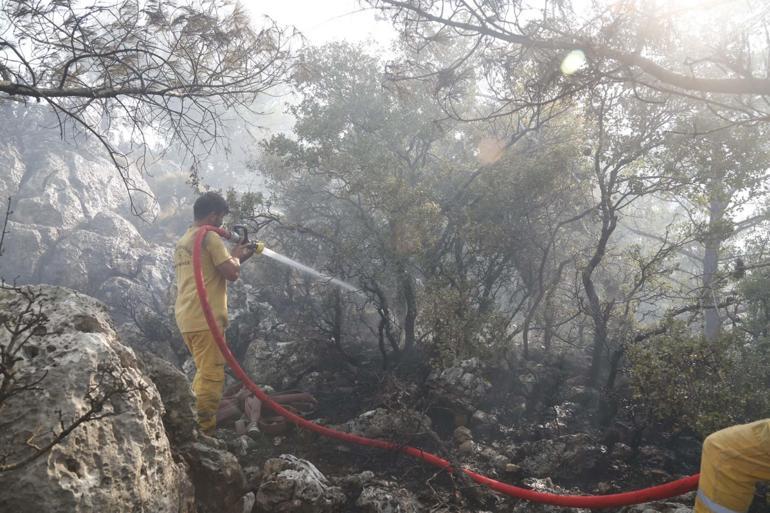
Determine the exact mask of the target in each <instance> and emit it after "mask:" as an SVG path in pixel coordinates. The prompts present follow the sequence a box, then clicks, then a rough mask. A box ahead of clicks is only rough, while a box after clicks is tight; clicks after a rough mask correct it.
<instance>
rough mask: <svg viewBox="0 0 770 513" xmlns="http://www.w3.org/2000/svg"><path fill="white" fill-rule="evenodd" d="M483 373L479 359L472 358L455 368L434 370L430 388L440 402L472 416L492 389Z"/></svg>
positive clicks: (429, 382) (429, 384)
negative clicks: (480, 401)
mask: <svg viewBox="0 0 770 513" xmlns="http://www.w3.org/2000/svg"><path fill="white" fill-rule="evenodd" d="M481 373H482V368H481V363H480V362H479V359H478V358H471V359H469V360H465V361H463V362H461V363H460V364H459V365H457V366H455V367H449V368H447V369H443V370H434V371H433V372H432V373H431V374H430V376H428V387H429V388H430V390H431V393H432V394H433V395H434V396H435V397H436V398H437V400H439V401H440V402H442V403H444V404H446V405H448V406H450V407H452V408H458V409H463V410H466V411H467V412H468V413H469V414H472V413H473V412H475V411H476V409H477V403H478V402H479V400H481V399H482V398H483V397H484V396H485V395H486V394H487V392H489V390H490V389H491V388H492V384H491V383H490V382H489V381H487V380H486V379H485V378H484V377H483V376H482V375H481Z"/></svg>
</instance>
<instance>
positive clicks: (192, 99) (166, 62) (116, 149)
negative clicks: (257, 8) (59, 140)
mask: <svg viewBox="0 0 770 513" xmlns="http://www.w3.org/2000/svg"><path fill="white" fill-rule="evenodd" d="M0 27H1V28H2V30H1V31H0V102H3V101H5V102H7V101H10V100H16V101H21V102H28V101H30V100H34V101H38V102H41V101H42V102H44V103H46V104H47V105H49V106H50V108H51V109H52V110H53V111H54V112H55V113H56V114H57V116H58V118H59V127H60V131H61V133H62V135H64V133H65V131H66V130H68V129H73V130H74V131H76V132H79V133H85V134H89V135H91V136H93V137H95V138H96V139H97V140H98V141H99V142H100V143H101V144H102V145H103V147H104V148H105V150H106V151H107V154H108V155H109V157H110V159H111V161H112V163H113V165H114V166H115V168H116V169H117V171H118V172H119V173H120V176H121V178H122V179H123V182H124V183H125V186H126V188H127V190H128V192H129V193H130V194H131V193H146V191H139V190H137V188H136V186H135V184H134V182H133V180H132V175H131V173H132V172H135V171H136V169H135V167H134V164H135V165H137V166H138V168H139V171H140V172H141V170H142V167H143V165H144V158H145V157H146V155H145V153H146V148H147V147H148V146H150V145H151V143H153V142H154V141H155V140H161V141H163V142H165V143H174V144H178V145H181V146H182V147H184V148H185V149H186V150H188V152H189V154H190V155H191V156H192V159H193V163H194V162H195V161H196V160H197V158H199V157H200V156H201V155H205V154H206V153H207V152H208V151H210V149H211V148H212V146H213V145H214V144H216V143H217V141H218V140H219V139H220V138H222V137H223V134H222V132H221V126H222V121H223V113H224V111H225V109H228V108H231V107H234V106H240V107H243V108H249V106H250V104H251V102H252V101H253V100H254V98H255V97H256V96H257V95H259V94H261V93H263V92H265V91H268V90H270V89H271V88H273V87H275V86H276V85H279V84H281V83H282V82H283V81H284V80H285V77H286V73H287V71H288V69H289V68H290V66H291V61H290V59H289V51H290V43H291V40H292V35H291V34H289V33H287V32H286V31H284V30H283V29H281V28H279V27H278V26H277V25H275V24H274V23H273V22H272V21H270V20H267V21H266V22H265V24H264V26H262V27H261V28H253V27H252V24H251V21H250V19H249V17H248V16H247V14H246V13H245V12H244V11H243V10H242V8H241V7H240V6H238V5H237V4H231V3H230V2H228V1H224V2H220V1H213V0H207V1H204V2H203V3H195V2H186V1H184V0H182V1H172V2H157V1H151V2H148V3H143V2H139V1H138V0H119V1H118V2H116V3H113V4H105V3H102V2H88V1H85V2H79V1H75V0H63V1H52V0H45V1H42V2H33V1H31V0H2V1H0ZM120 139H128V143H127V144H126V143H120V141H119V140H120ZM126 147H127V148H128V149H127V150H125V151H123V150H122V149H121V148H126ZM132 150H137V153H138V154H137V155H133V154H132V153H131V151H132ZM131 157H134V158H133V160H134V161H133V162H132V161H131ZM193 174H195V172H194V170H193ZM138 213H140V212H138Z"/></svg>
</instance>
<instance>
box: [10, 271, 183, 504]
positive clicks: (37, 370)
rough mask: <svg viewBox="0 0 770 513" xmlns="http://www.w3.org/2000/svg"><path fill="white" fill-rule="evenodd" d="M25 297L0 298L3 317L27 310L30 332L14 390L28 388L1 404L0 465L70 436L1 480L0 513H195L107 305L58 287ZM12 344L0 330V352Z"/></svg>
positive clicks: (155, 397)
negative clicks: (0, 456)
mask: <svg viewBox="0 0 770 513" xmlns="http://www.w3.org/2000/svg"><path fill="white" fill-rule="evenodd" d="M24 290H26V294H27V296H26V297H25V296H24V295H23V294H21V293H19V292H17V291H13V290H1V291H0V312H5V313H10V314H18V313H20V312H23V311H24V310H25V309H27V307H30V306H31V309H29V310H27V312H28V313H27V315H26V317H25V319H26V320H25V321H24V322H23V323H22V324H24V323H26V324H27V325H30V326H31V327H30V328H29V329H28V330H27V331H28V332H29V333H31V334H32V336H31V338H29V340H27V341H26V342H25V343H24V344H23V347H22V348H21V350H20V351H19V352H18V353H17V356H18V357H19V361H18V362H16V364H15V365H14V369H15V372H16V374H15V379H16V382H17V383H19V384H22V385H27V386H28V388H26V389H23V390H20V391H18V393H15V394H12V395H11V397H9V398H8V399H6V400H5V401H4V402H3V405H2V407H3V418H4V419H14V420H13V422H9V423H7V424H5V425H4V427H3V429H2V430H0V447H2V451H3V452H4V461H5V464H9V463H12V462H20V461H24V460H25V459H26V458H29V457H31V456H33V455H34V454H35V453H36V451H37V450H38V449H37V448H41V449H42V448H45V447H46V445H47V444H48V443H50V442H52V441H53V440H54V438H55V437H56V436H57V435H59V434H61V433H62V429H63V428H64V429H66V428H68V427H70V426H73V425H74V428H73V429H72V431H71V432H70V433H69V434H68V435H67V436H66V437H64V438H63V440H61V441H60V442H58V443H55V444H54V445H53V447H52V448H51V449H50V450H47V451H45V450H44V451H42V453H41V454H40V456H39V457H37V458H36V459H33V460H31V461H29V462H28V463H26V464H25V465H23V466H22V467H21V468H20V469H18V470H14V471H10V472H0V510H2V511H15V512H19V513H23V512H26V511H29V512H37V511H62V512H64V511H67V512H91V511H153V512H169V513H172V512H173V513H178V512H185V511H194V508H195V506H194V499H193V487H192V483H191V481H190V479H189V477H188V475H187V473H186V466H185V464H184V463H182V462H179V461H176V460H175V458H174V455H173V453H172V448H171V445H170V443H169V440H168V438H167V436H166V433H165V430H164V426H163V422H162V420H161V419H162V415H163V412H164V408H163V404H162V401H161V397H160V394H159V393H158V390H157V388H156V387H155V385H154V384H153V382H152V381H151V380H150V379H148V377H147V376H146V375H145V374H144V373H143V372H142V371H141V366H140V363H139V362H138V361H137V358H136V356H135V354H134V353H133V351H132V350H131V349H129V348H127V347H125V346H123V345H122V344H121V343H120V342H119V340H118V337H117V335H116V333H115V331H114V330H113V328H112V326H111V325H110V321H109V317H108V315H107V312H106V309H105V307H104V306H103V305H102V304H100V303H98V302H97V301H95V300H94V299H92V298H89V297H86V296H83V295H81V294H78V293H77V292H74V291H71V290H67V289H63V288H58V287H47V286H35V287H29V288H28V289H27V288H25V289H24ZM29 312H39V313H40V315H39V316H38V314H32V316H30V315H31V314H30V313H29ZM30 323H31V324H30ZM11 338H12V334H11V332H10V331H8V329H2V330H0V343H2V344H3V345H4V347H6V348H8V347H9V344H10V342H11ZM20 340H21V339H18V337H17V338H16V342H17V347H18V342H20ZM30 385H32V387H31V388H29V386H30ZM78 419H80V420H82V423H80V424H79V425H75V424H76V423H77V422H78Z"/></svg>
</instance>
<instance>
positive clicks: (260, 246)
mask: <svg viewBox="0 0 770 513" xmlns="http://www.w3.org/2000/svg"><path fill="white" fill-rule="evenodd" d="M229 239H230V240H231V241H232V242H234V243H235V244H246V246H247V247H248V248H249V249H253V250H254V253H256V254H257V255H260V254H262V251H263V250H264V249H265V243H264V242H262V241H250V240H249V230H248V228H246V225H243V224H234V225H233V227H232V230H231V231H230V237H229Z"/></svg>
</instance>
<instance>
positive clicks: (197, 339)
mask: <svg viewBox="0 0 770 513" xmlns="http://www.w3.org/2000/svg"><path fill="white" fill-rule="evenodd" d="M182 338H184V343H185V344H186V345H187V348H188V349H189V350H190V353H192V357H193V361H195V378H194V379H193V383H192V390H193V393H194V394H195V407H196V409H197V410H198V424H199V425H200V428H201V430H202V431H203V432H204V433H205V434H211V433H212V432H213V431H214V429H215V428H216V425H217V409H219V402H220V401H221V400H222V391H223V388H224V384H225V358H224V356H222V352H221V351H220V350H219V346H217V343H216V341H215V340H214V336H213V335H212V334H211V332H210V331H209V330H205V331H191V332H189V333H182Z"/></svg>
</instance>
